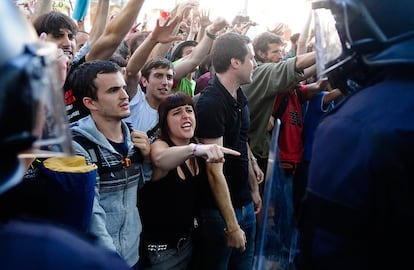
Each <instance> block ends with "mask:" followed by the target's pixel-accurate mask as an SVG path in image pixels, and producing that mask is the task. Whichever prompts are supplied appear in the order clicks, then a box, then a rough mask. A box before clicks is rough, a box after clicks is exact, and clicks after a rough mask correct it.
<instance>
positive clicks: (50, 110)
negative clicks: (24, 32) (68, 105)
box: [19, 42, 73, 158]
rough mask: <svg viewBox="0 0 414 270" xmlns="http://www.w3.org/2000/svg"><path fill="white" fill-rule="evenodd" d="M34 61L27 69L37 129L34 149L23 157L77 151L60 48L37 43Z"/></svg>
mask: <svg viewBox="0 0 414 270" xmlns="http://www.w3.org/2000/svg"><path fill="white" fill-rule="evenodd" d="M34 47H35V49H34V50H35V54H36V57H33V59H32V60H33V61H30V64H28V65H27V66H26V67H25V68H26V70H27V74H28V76H29V80H30V84H31V87H30V88H31V96H32V100H33V106H32V108H33V112H32V117H33V119H32V121H33V130H32V134H33V135H35V136H36V138H37V139H36V140H35V141H34V143H33V146H32V148H31V149H30V150H29V151H25V152H24V153H21V154H20V155H19V157H21V158H34V157H40V158H42V157H43V158H46V157H52V156H62V155H71V154H73V148H72V140H71V133H70V130H69V124H68V120H67V115H66V110H65V106H64V98H63V90H62V86H61V78H60V76H61V75H60V74H59V72H58V68H57V63H56V59H57V47H56V45H55V44H53V43H50V42H39V43H38V44H36V46H34Z"/></svg>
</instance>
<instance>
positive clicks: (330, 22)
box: [312, 0, 414, 94]
mask: <svg viewBox="0 0 414 270" xmlns="http://www.w3.org/2000/svg"><path fill="white" fill-rule="evenodd" d="M312 8H313V10H314V15H315V39H316V50H317V68H318V74H319V76H320V77H327V78H328V79H329V81H330V83H331V85H332V86H333V87H337V88H339V89H341V91H342V92H344V93H345V94H348V93H350V92H353V91H356V90H358V89H360V88H362V87H366V86H368V85H370V84H372V83H375V79H374V78H376V79H377V80H378V79H379V78H378V77H379V76H375V74H379V73H378V72H377V71H378V70H384V69H391V68H397V67H398V68H400V67H403V68H409V67H412V66H413V65H414V50H413V49H412V48H414V16H413V13H412V11H413V9H414V1H412V0H398V1H392V0H381V1H378V0H315V1H313V2H312Z"/></svg>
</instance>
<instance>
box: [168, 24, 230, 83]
mask: <svg viewBox="0 0 414 270" xmlns="http://www.w3.org/2000/svg"><path fill="white" fill-rule="evenodd" d="M226 25H227V21H226V20H225V19H224V18H217V19H216V20H214V21H213V23H212V24H211V25H210V26H208V27H207V29H206V34H205V35H204V37H203V39H202V40H201V41H200V43H199V44H198V45H197V46H195V48H194V49H193V51H192V53H191V54H190V55H189V56H188V57H186V58H185V59H184V60H183V61H181V62H180V63H179V64H177V65H176V66H175V74H174V79H175V80H180V79H181V78H183V77H185V76H186V75H187V74H188V73H190V72H192V71H193V70H194V69H195V68H196V67H197V66H198V65H200V63H201V61H203V59H204V57H205V56H206V55H207V54H208V53H209V52H210V49H211V47H212V45H213V41H214V39H215V36H216V34H217V32H219V31H220V30H222V29H223V28H224V27H225V26H226Z"/></svg>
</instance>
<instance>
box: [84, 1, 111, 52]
mask: <svg viewBox="0 0 414 270" xmlns="http://www.w3.org/2000/svg"><path fill="white" fill-rule="evenodd" d="M109 2H110V0H99V2H98V6H97V8H96V17H95V21H94V22H93V25H92V28H91V31H90V32H89V40H88V42H89V44H94V43H95V42H96V41H97V40H98V38H99V37H100V36H101V35H102V33H103V32H104V30H105V26H106V23H107V19H108V13H109Z"/></svg>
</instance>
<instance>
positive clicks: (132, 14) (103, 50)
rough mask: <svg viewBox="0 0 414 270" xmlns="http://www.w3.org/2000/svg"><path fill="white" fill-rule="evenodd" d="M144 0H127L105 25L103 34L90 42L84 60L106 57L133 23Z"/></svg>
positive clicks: (113, 50)
mask: <svg viewBox="0 0 414 270" xmlns="http://www.w3.org/2000/svg"><path fill="white" fill-rule="evenodd" d="M144 1H145V0H129V1H128V2H127V4H126V5H125V7H124V8H123V9H122V10H121V11H120V13H119V14H118V15H117V16H116V17H115V18H113V19H112V20H111V21H109V22H108V24H107V25H106V27H105V30H104V32H103V34H102V35H101V36H100V37H99V38H98V39H97V40H96V42H95V43H93V44H92V43H91V50H90V52H89V53H88V54H87V55H86V61H90V60H96V59H108V58H109V57H111V56H112V54H113V53H114V52H115V50H116V49H117V48H118V46H119V44H120V43H121V42H122V40H123V39H124V37H125V36H126V34H127V33H128V31H129V30H130V29H131V27H132V25H133V24H134V22H135V20H136V18H137V16H138V14H139V11H140V10H141V8H142V5H143V3H144Z"/></svg>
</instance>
